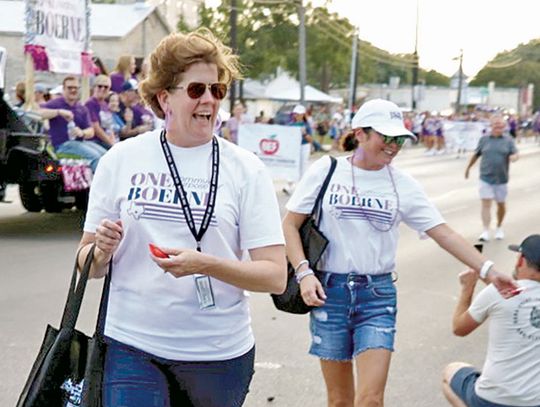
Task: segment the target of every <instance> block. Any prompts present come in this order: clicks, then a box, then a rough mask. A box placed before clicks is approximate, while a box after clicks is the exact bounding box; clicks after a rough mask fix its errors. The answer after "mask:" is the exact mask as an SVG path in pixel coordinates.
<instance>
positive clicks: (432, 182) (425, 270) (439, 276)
mask: <svg viewBox="0 0 540 407" xmlns="http://www.w3.org/2000/svg"><path fill="white" fill-rule="evenodd" d="M520 148H521V151H522V154H523V157H522V159H521V160H520V161H518V162H517V163H515V164H513V165H512V170H511V182H510V197H509V213H508V217H507V226H506V229H505V230H506V234H507V238H506V239H505V240H504V241H496V242H490V243H489V244H488V245H486V248H485V252H486V253H487V255H488V256H489V257H490V258H492V259H493V260H494V261H495V262H496V263H497V264H498V265H499V266H500V267H501V268H504V269H506V270H508V272H510V270H511V269H512V266H513V261H514V255H513V254H512V253H510V252H508V251H507V250H506V246H507V244H508V243H509V242H519V241H521V239H522V238H523V236H525V235H527V234H529V233H533V232H539V231H540V221H539V212H540V207H539V205H538V202H540V172H539V171H538V163H539V162H540V148H539V147H538V146H535V145H534V144H532V143H523V144H521V145H520ZM396 165H397V166H399V167H400V168H402V169H405V170H406V171H408V172H409V173H411V174H412V175H413V176H415V177H416V178H417V179H418V180H419V181H420V182H421V183H422V184H423V185H424V187H425V189H426V190H427V192H428V195H429V196H430V197H431V198H432V199H433V200H434V201H435V202H436V204H437V206H438V207H439V209H440V210H441V212H442V213H443V215H444V216H445V218H446V219H447V221H448V223H449V224H450V225H451V226H453V227H454V228H455V229H456V230H458V231H459V232H460V233H462V234H463V235H464V236H465V237H466V238H467V239H469V240H471V241H474V240H475V238H476V237H477V235H478V233H479V232H480V229H481V224H480V217H479V210H480V209H479V201H478V199H477V192H476V175H477V174H476V172H473V174H472V179H470V180H469V181H465V180H464V179H463V175H462V174H463V169H464V167H465V165H466V160H465V159H461V160H459V159H456V158H454V157H453V156H451V155H448V156H438V157H424V156H423V155H422V151H421V150H420V149H418V148H413V149H410V150H406V151H403V152H402V153H401V155H400V156H399V157H398V158H397V159H396ZM475 170H477V168H475ZM276 191H277V193H278V197H279V200H280V203H281V204H282V206H283V204H284V203H285V201H286V197H285V196H284V195H283V194H282V193H281V192H280V191H281V184H280V183H276ZM16 195H17V191H16V188H10V189H9V190H8V199H12V200H13V202H12V203H11V204H0V259H1V263H0V360H2V364H1V366H2V369H1V370H0V406H6V407H10V406H14V405H15V402H16V398H17V395H18V392H19V391H20V389H21V387H22V385H23V382H24V379H25V377H26V375H27V373H28V370H29V369H30V366H31V363H32V361H33V358H34V357H35V354H36V352H37V350H38V347H39V345H40V342H41V339H42V335H43V332H44V328H45V326H46V324H47V323H51V324H52V325H54V326H56V325H57V323H58V320H59V317H60V313H61V307H62V305H63V302H64V300H65V293H66V289H67V285H68V275H69V273H70V272H71V267H72V262H73V256H74V250H75V247H76V244H77V242H78V239H79V237H80V224H81V219H80V214H79V213H77V212H66V213H62V214H55V215H53V214H45V213H40V214H29V213H26V212H25V211H24V209H22V207H21V206H20V204H19V202H18V200H17V196H16ZM358 244H359V245H360V244H362V241H361V238H359V240H358ZM397 264H398V272H399V281H398V283H397V285H398V292H399V318H398V333H397V337H396V352H395V354H394V357H393V362H392V366H391V371H390V378H389V384H388V389H387V396H386V400H387V405H388V406H400V407H409V406H410V407H423V406H425V407H433V406H445V405H446V403H445V401H444V399H443V397H442V395H441V393H440V385H439V378H440V370H441V369H442V367H443V366H444V365H445V364H446V363H448V362H450V361H452V360H458V359H460V360H466V361H469V362H472V363H476V364H481V362H482V360H483V356H484V351H485V341H486V334H487V330H486V329H485V327H482V328H481V329H480V330H479V331H478V332H475V333H474V334H473V335H471V336H470V337H468V338H454V337H453V336H452V335H451V332H450V319H451V313H452V310H453V307H454V305H455V302H456V294H457V292H458V283H457V279H456V274H457V273H458V272H459V271H461V270H462V266H461V265H460V264H459V263H458V262H457V261H456V260H454V259H453V258H452V257H450V256H449V255H448V254H446V253H444V252H443V251H441V250H440V249H439V248H438V247H437V246H436V244H435V243H434V242H432V241H430V240H419V239H418V236H417V235H416V233H413V232H412V231H410V230H409V229H407V228H405V227H404V228H403V229H402V235H401V241H400V246H399V251H398V259H397ZM99 290H100V283H99V282H96V281H92V282H91V283H90V288H89V294H88V301H87V303H86V304H85V305H84V306H83V310H82V314H81V317H80V327H81V329H83V330H85V331H87V332H90V331H92V327H93V320H94V318H95V309H96V305H97V301H98V296H99ZM251 305H252V317H253V327H254V330H255V335H256V338H257V358H256V374H255V377H254V379H253V384H252V388H251V393H250V394H249V395H248V399H247V402H246V404H245V405H246V406H247V407H263V406H265V407H266V406H276V407H277V406H279V407H294V406H310V407H323V406H325V405H326V400H325V397H326V396H325V391H324V384H323V381H322V378H321V376H320V373H319V370H318V361H317V360H316V359H314V358H313V357H310V356H308V355H307V348H308V346H309V335H308V328H307V324H308V318H307V317H305V316H292V315H287V314H284V313H281V312H278V311H276V310H275V309H274V308H273V306H272V304H271V301H270V299H269V296H268V295H264V294H252V296H251Z"/></svg>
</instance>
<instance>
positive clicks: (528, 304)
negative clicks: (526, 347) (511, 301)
mask: <svg viewBox="0 0 540 407" xmlns="http://www.w3.org/2000/svg"><path fill="white" fill-rule="evenodd" d="M514 325H515V326H517V332H518V334H520V335H521V336H522V337H524V338H526V339H530V340H533V341H540V298H527V299H525V300H523V301H522V302H520V303H519V305H518V307H517V308H516V310H515V311H514Z"/></svg>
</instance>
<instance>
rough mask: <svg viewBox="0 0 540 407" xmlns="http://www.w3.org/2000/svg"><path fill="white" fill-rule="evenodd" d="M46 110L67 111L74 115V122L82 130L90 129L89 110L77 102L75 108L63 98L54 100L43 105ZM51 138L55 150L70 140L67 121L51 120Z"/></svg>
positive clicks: (59, 117)
mask: <svg viewBox="0 0 540 407" xmlns="http://www.w3.org/2000/svg"><path fill="white" fill-rule="evenodd" d="M41 107H44V108H46V109H65V110H69V111H71V112H72V113H73V121H74V122H75V125H76V126H77V127H79V128H80V129H81V130H85V129H87V128H89V127H90V126H91V125H92V124H91V123H90V115H89V113H88V109H87V108H86V107H84V106H83V105H82V104H81V103H79V102H77V103H75V104H74V105H73V106H72V105H70V104H68V103H67V102H66V100H65V99H64V97H63V96H60V97H59V98H56V99H53V100H50V101H48V102H47V103H44V104H42V105H41ZM49 126H50V127H49V137H50V139H51V143H52V145H53V146H54V148H58V147H59V146H60V145H61V144H62V143H64V142H66V141H68V140H69V137H68V132H67V121H66V119H64V118H63V117H62V116H56V117H54V118H52V119H49Z"/></svg>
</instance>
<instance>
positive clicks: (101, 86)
mask: <svg viewBox="0 0 540 407" xmlns="http://www.w3.org/2000/svg"><path fill="white" fill-rule="evenodd" d="M96 87H97V88H100V89H109V88H110V86H109V85H96Z"/></svg>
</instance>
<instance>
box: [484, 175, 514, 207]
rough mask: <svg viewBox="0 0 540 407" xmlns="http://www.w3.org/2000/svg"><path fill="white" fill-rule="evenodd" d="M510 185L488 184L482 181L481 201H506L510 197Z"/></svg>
mask: <svg viewBox="0 0 540 407" xmlns="http://www.w3.org/2000/svg"><path fill="white" fill-rule="evenodd" d="M507 185H508V184H488V183H487V182H485V181H482V180H480V188H479V192H480V199H494V200H495V202H499V203H501V202H504V201H506V196H507V195H508V186H507Z"/></svg>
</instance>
